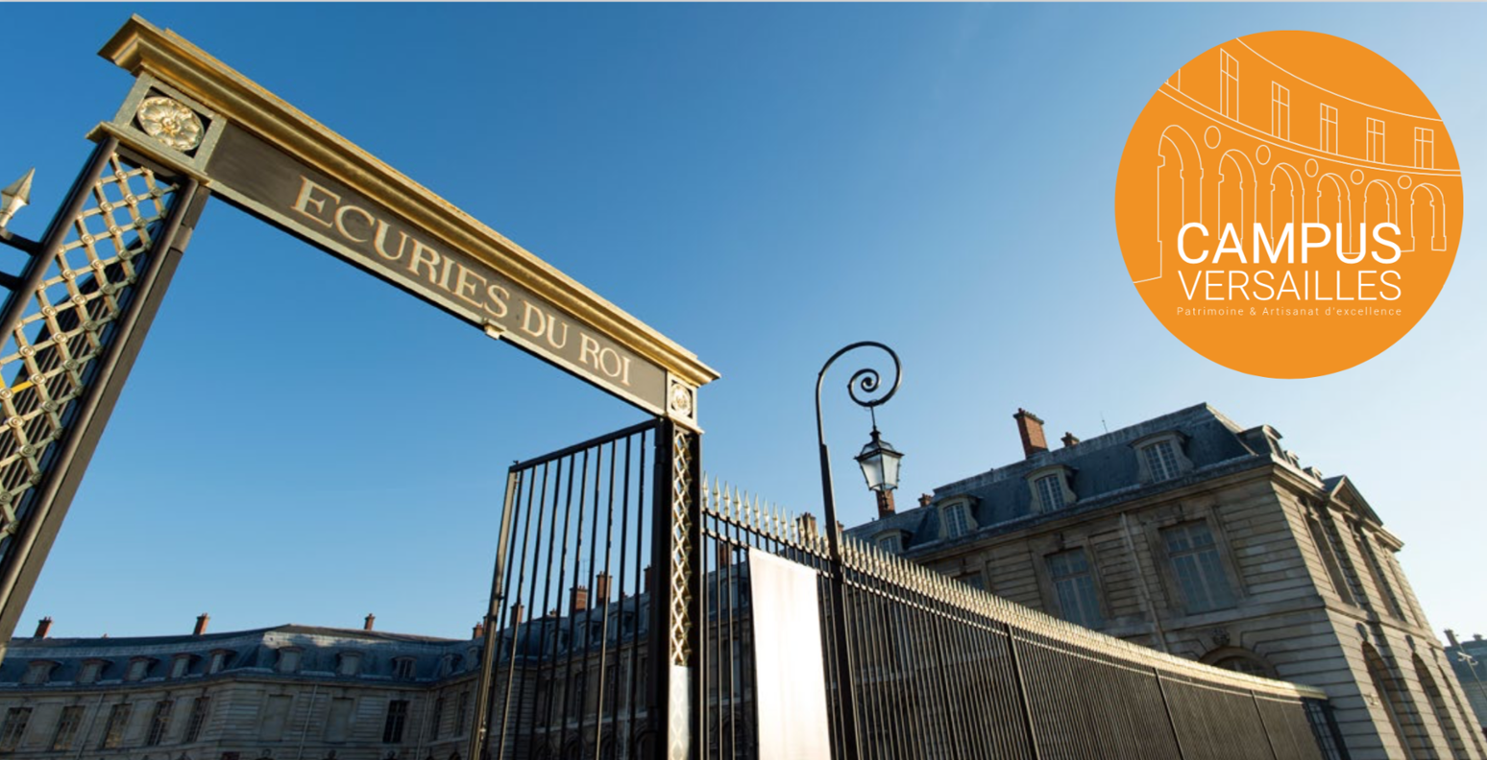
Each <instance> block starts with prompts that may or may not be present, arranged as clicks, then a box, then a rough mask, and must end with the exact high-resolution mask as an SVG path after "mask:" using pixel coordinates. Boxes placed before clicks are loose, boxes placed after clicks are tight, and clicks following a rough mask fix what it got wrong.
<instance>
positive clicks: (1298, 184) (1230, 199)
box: [1115, 32, 1462, 378]
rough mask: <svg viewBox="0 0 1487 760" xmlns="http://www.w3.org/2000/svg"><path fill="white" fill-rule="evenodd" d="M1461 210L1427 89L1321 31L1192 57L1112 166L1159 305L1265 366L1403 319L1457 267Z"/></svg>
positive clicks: (1135, 257)
mask: <svg viewBox="0 0 1487 760" xmlns="http://www.w3.org/2000/svg"><path fill="white" fill-rule="evenodd" d="M1461 211H1462V190H1461V171H1460V166H1459V165H1458V164H1457V161H1456V151H1455V149H1454V148H1453V147H1452V146H1451V138H1450V136H1449V135H1448V134H1446V128H1445V125H1444V124H1443V123H1442V122H1441V119H1440V116H1439V115H1438V114H1437V113H1436V111H1435V108H1434V107H1432V106H1431V105H1430V101H1429V99H1427V98H1426V97H1425V95H1424V93H1422V92H1420V88H1418V87H1416V86H1415V84H1414V82H1412V81H1410V79H1409V77H1407V76H1405V74H1404V73H1403V72H1401V71H1400V70H1399V69H1397V68H1395V67H1394V66H1393V65H1392V64H1390V63H1389V62H1388V61H1386V60H1384V59H1383V58H1382V57H1380V56H1379V55H1377V54H1375V53H1373V52H1372V51H1370V50H1368V49H1367V48H1364V47H1362V46H1360V45H1356V44H1354V43H1352V42H1348V41H1347V40H1344V39H1340V38H1338V37H1332V36H1329V35H1325V34H1318V33H1316V32H1266V33H1264V34H1256V35H1251V36H1247V37H1240V38H1237V39H1234V40H1231V41H1229V42H1225V43H1224V44H1222V45H1219V46H1218V47H1215V48H1213V49H1212V50H1209V51H1208V52H1206V53H1204V54H1202V55H1200V56H1198V57H1197V58H1194V59H1193V60H1191V61H1189V62H1188V63H1187V65H1185V66H1183V67H1182V68H1181V69H1179V70H1178V71H1177V72H1176V73H1174V74H1173V75H1172V76H1171V78H1169V79H1168V80H1167V81H1165V82H1163V83H1162V85H1161V87H1159V88H1158V89H1157V92H1156V95H1153V96H1152V98H1151V100H1150V101H1149V102H1148V103H1147V104H1146V108H1145V109H1143V110H1142V111H1141V116H1140V117H1139V118H1137V120H1136V126H1135V127H1133V128H1132V129H1131V136H1130V137H1129V138H1128V139H1127V140H1126V148H1125V152H1124V153H1123V154H1122V155H1121V159H1120V171H1119V175H1118V176H1117V178H1116V183H1115V225H1116V232H1117V234H1118V235H1119V236H1120V249H1121V253H1122V255H1124V256H1125V260H1126V268H1127V270H1129V272H1130V274H1131V281H1132V282H1133V283H1135V285H1136V290H1137V291H1138V292H1140V293H1141V297H1142V299H1144V300H1145V301H1146V305H1147V306H1148V307H1150V308H1151V310H1152V313H1153V314H1155V315H1156V317H1157V319H1159V320H1161V322H1162V324H1163V325H1165V326H1166V327H1167V329H1168V330H1170V331H1171V332H1172V334H1173V335H1175V336H1177V339H1178V340H1181V341H1182V342H1183V343H1186V344H1187V345H1188V347H1189V348H1192V349H1193V350H1194V351H1197V352H1198V353H1200V354H1202V355H1204V356H1206V357H1208V358H1209V359H1212V360H1213V361H1215V362H1218V363H1219V364H1222V365H1224V366H1225V367H1229V368H1230V369H1234V370H1238V371H1240V372H1245V373H1248V374H1251V375H1260V376H1263V377H1277V378H1300V377H1317V376H1319V375H1326V374H1330V373H1333V372H1338V371H1340V370H1344V369H1347V368H1348V367H1352V366H1354V365H1356V364H1360V363H1362V362H1365V361H1367V360H1369V359H1371V358H1373V357H1374V356H1376V355H1378V354H1379V353H1380V352H1382V351H1383V350H1384V349H1386V348H1388V347H1389V346H1391V345H1393V344H1394V342H1395V341H1397V340H1399V339H1400V338H1401V337H1403V336H1404V334H1405V333H1407V332H1409V330H1410V328H1412V327H1414V326H1415V323H1416V322H1418V321H1419V320H1420V318H1421V317H1423V316H1425V312H1426V311H1427V310H1429V308H1430V305H1431V304H1432V303H1434V302H1435V297H1436V296H1437V295H1438V294H1439V293H1440V291H1441V287H1442V286H1443V285H1445V282H1446V276H1447V275H1448V274H1450V272H1451V263H1452V262H1453V261H1454V260H1455V258H1456V246H1457V243H1458V241H1459V239H1460V237H1461Z"/></svg>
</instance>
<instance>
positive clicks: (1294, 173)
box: [1266, 161, 1306, 240]
mask: <svg viewBox="0 0 1487 760" xmlns="http://www.w3.org/2000/svg"><path fill="white" fill-rule="evenodd" d="M1277 173H1279V174H1283V175H1285V176H1286V179H1287V180H1288V181H1289V182H1290V185H1291V187H1290V190H1289V191H1288V192H1287V197H1286V198H1283V199H1282V203H1283V204H1284V205H1285V206H1289V207H1290V209H1291V216H1290V219H1291V224H1292V226H1293V231H1292V233H1291V234H1292V235H1298V234H1300V233H1301V224H1302V222H1303V221H1304V220H1305V218H1306V217H1305V216H1304V215H1303V214H1304V212H1305V206H1306V184H1305V183H1304V181H1303V180H1302V179H1301V172H1300V171H1299V170H1297V169H1296V167H1294V166H1292V165H1290V164H1288V163H1286V162H1284V161H1282V162H1280V163H1278V164H1276V165H1275V168H1273V169H1271V170H1270V218H1269V219H1268V220H1266V221H1268V222H1269V225H1268V229H1269V230H1270V239H1271V240H1275V239H1276V236H1277V235H1279V234H1280V230H1277V229H1276V228H1275V200H1276V198H1275V194H1276V192H1277V188H1276V186H1275V179H1276V178H1275V175H1276V174H1277ZM1292 239H1293V240H1294V239H1295V238H1292Z"/></svg>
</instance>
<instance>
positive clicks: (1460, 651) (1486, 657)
mask: <svg viewBox="0 0 1487 760" xmlns="http://www.w3.org/2000/svg"><path fill="white" fill-rule="evenodd" d="M1446 638H1447V639H1449V640H1450V642H1451V645H1450V646H1448V647H1446V659H1447V660H1449V661H1450V662H1451V667H1452V668H1454V669H1455V670H1456V680H1458V681H1460V682H1461V688H1462V690H1463V691H1465V692H1466V696H1467V701H1468V702H1470V703H1471V708H1472V712H1474V713H1476V716H1477V723H1478V724H1479V726H1480V727H1481V729H1482V733H1483V735H1487V640H1484V639H1483V638H1482V634H1480V633H1479V634H1476V635H1474V636H1472V637H1471V639H1470V640H1469V641H1457V640H1456V633H1455V632H1454V631H1450V630H1447V631H1446Z"/></svg>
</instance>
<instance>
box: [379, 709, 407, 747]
mask: <svg viewBox="0 0 1487 760" xmlns="http://www.w3.org/2000/svg"><path fill="white" fill-rule="evenodd" d="M407 722H408V700H406V699H394V700H392V701H391V702H388V703H387V722H385V723H383V724H382V743H383V744H397V743H398V742H401V741H402V740H403V726H404V724H406V723H407Z"/></svg>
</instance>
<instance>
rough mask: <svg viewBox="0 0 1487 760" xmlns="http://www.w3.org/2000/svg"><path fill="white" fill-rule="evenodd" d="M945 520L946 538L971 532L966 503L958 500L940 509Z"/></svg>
mask: <svg viewBox="0 0 1487 760" xmlns="http://www.w3.org/2000/svg"><path fill="white" fill-rule="evenodd" d="M940 514H941V515H942V516H943V518H944V520H945V538H957V537H959V536H964V535H965V534H967V533H970V532H971V526H970V523H969V522H968V521H967V520H966V503H965V502H963V501H958V502H956V503H954V504H950V505H947V506H946V507H945V508H944V509H942V510H940Z"/></svg>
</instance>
